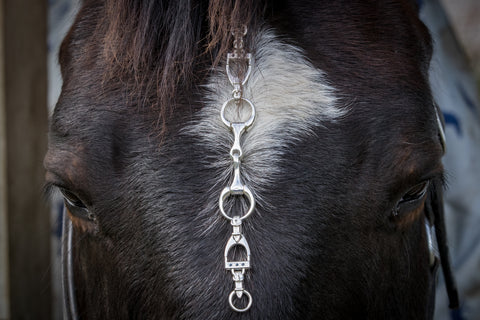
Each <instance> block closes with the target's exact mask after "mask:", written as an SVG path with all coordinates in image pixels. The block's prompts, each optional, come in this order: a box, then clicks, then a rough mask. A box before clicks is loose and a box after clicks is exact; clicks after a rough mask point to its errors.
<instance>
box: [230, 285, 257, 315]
mask: <svg viewBox="0 0 480 320" xmlns="http://www.w3.org/2000/svg"><path fill="white" fill-rule="evenodd" d="M243 293H244V294H245V295H246V296H247V297H248V304H247V306H246V307H245V308H243V309H240V308H237V307H235V305H234V304H233V296H234V295H235V290H233V291H232V292H230V295H229V296H228V303H230V307H232V309H233V310H235V311H237V312H245V311H247V310H248V309H250V307H251V306H252V296H251V294H250V293H249V292H248V291H247V290H243Z"/></svg>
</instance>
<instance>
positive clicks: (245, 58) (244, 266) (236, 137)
mask: <svg viewBox="0 0 480 320" xmlns="http://www.w3.org/2000/svg"><path fill="white" fill-rule="evenodd" d="M232 34H233V35H234V37H235V39H234V43H233V46H234V50H233V53H228V55H227V63H226V72H227V77H228V80H229V81H230V83H231V84H232V86H233V91H232V98H230V99H228V100H227V101H225V103H224V104H223V105H222V108H221V111H220V118H221V119H222V122H223V123H224V124H225V126H227V127H228V129H230V131H231V132H232V133H233V145H232V147H231V149H230V158H231V159H232V163H233V180H232V182H231V184H230V186H228V187H225V188H224V189H223V190H222V192H221V194H220V197H219V199H218V206H219V208H220V212H221V213H222V215H223V216H224V217H225V218H226V219H227V220H230V224H231V225H232V229H233V230H232V234H231V236H230V238H229V239H228V242H227V244H226V246H225V252H224V258H225V269H226V270H227V271H230V272H231V273H232V275H233V281H234V283H235V289H234V290H233V291H232V292H231V293H230V295H229V297H228V302H229V304H230V307H232V309H233V310H235V311H237V312H245V311H247V310H248V309H250V307H251V306H252V296H251V294H250V293H249V292H248V291H247V290H245V288H244V285H243V281H244V279H245V278H244V274H245V271H246V270H248V269H249V268H250V266H251V264H250V247H249V245H248V242H247V239H246V238H245V236H244V235H243V233H242V221H243V220H245V219H246V218H248V217H249V216H250V215H251V214H252V213H253V211H254V210H255V198H254V196H253V192H252V191H251V190H250V189H249V188H248V186H247V185H245V183H244V182H243V180H242V174H241V162H242V158H243V150H242V135H243V134H244V133H245V132H246V131H247V130H248V129H249V128H250V127H251V126H252V125H253V123H254V122H255V116H256V110H255V106H254V104H253V102H252V101H250V100H248V99H246V98H244V97H243V87H244V86H245V84H246V83H247V81H248V78H249V77H250V73H251V71H252V55H251V54H250V53H245V50H244V47H243V37H244V36H245V35H246V34H247V28H246V27H243V29H242V30H236V31H232ZM232 62H233V63H239V65H246V66H247V70H246V71H245V72H238V74H235V73H234V72H233V71H232V68H231V64H232ZM237 71H238V68H237ZM245 106H247V107H248V108H249V109H250V115H249V116H248V119H246V120H245V121H237V122H234V121H230V120H229V119H227V117H226V115H225V113H226V109H227V108H237V110H235V111H236V113H240V112H239V111H240V109H239V108H244V107H245ZM229 197H244V198H246V199H247V200H248V202H249V206H248V209H247V211H246V212H245V213H243V214H238V213H235V214H232V215H228V214H227V213H226V212H225V201H226V200H227V198H229ZM233 248H242V249H243V250H244V251H245V253H246V260H238V261H229V260H228V259H229V258H228V256H229V253H230V251H233ZM244 295H245V296H246V297H247V299H248V302H247V305H246V306H245V307H244V308H239V307H237V306H236V305H235V304H234V301H233V299H234V297H235V296H236V297H237V299H241V298H242V297H243V296H244Z"/></svg>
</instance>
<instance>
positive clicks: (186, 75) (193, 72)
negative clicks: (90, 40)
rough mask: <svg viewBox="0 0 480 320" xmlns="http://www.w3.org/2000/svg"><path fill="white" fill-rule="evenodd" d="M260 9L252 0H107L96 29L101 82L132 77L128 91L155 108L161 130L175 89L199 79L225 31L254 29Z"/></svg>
mask: <svg viewBox="0 0 480 320" xmlns="http://www.w3.org/2000/svg"><path fill="white" fill-rule="evenodd" d="M263 8H264V4H263V1H254V0H248V1H230V0H215V1H193V0H179V1H150V0H141V1H135V0H107V1H105V4H104V9H103V10H105V15H104V18H103V19H102V20H101V21H99V27H98V28H97V37H98V38H99V39H103V51H104V52H103V55H104V57H105V59H106V67H107V71H106V72H105V75H106V77H107V81H108V80H111V79H119V78H120V79H126V81H131V80H132V79H133V80H134V82H133V84H132V88H133V91H134V95H135V96H136V97H139V98H140V99H141V101H142V103H144V104H147V105H149V106H150V107H153V108H155V109H156V110H157V112H158V114H159V118H160V119H159V120H160V122H161V124H162V129H163V130H165V125H166V119H167V118H168V116H169V115H170V114H171V112H172V111H173V110H174V109H175V105H177V101H176V100H175V97H176V96H177V93H178V91H179V88H183V89H184V90H185V91H191V90H194V89H195V88H194V87H195V85H196V84H197V83H199V82H202V80H204V79H203V78H202V77H204V76H202V75H199V73H200V74H206V73H207V71H208V69H209V68H210V66H211V65H216V64H218V62H219V61H220V59H221V58H222V57H223V56H224V54H225V52H226V51H227V50H228V47H229V44H230V43H231V39H232V35H231V32H230V31H231V30H232V29H235V28H239V27H240V26H243V25H245V26H247V27H248V28H252V29H253V28H255V27H256V26H257V24H258V22H259V18H260V17H261V16H262V12H263ZM198 71H200V72H198ZM152 92H154V94H153V96H152ZM145 96H152V98H151V99H146V98H145ZM142 99H143V100H142Z"/></svg>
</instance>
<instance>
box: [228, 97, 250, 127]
mask: <svg viewBox="0 0 480 320" xmlns="http://www.w3.org/2000/svg"><path fill="white" fill-rule="evenodd" d="M237 101H245V102H246V103H247V104H248V105H249V106H250V109H251V113H250V118H248V119H247V121H245V122H237V123H243V124H244V125H245V129H248V128H249V127H250V126H251V125H252V124H253V122H254V121H255V106H254V105H253V103H252V101H250V100H248V99H245V98H240V99H235V98H230V99H228V100H227V101H225V103H224V104H223V105H222V111H221V112H220V116H221V117H222V121H223V123H224V124H225V125H226V126H227V127H229V128H231V127H232V123H233V122H230V121H228V120H227V118H225V108H226V107H227V105H228V104H229V103H230V102H237Z"/></svg>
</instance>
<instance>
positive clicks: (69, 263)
mask: <svg viewBox="0 0 480 320" xmlns="http://www.w3.org/2000/svg"><path fill="white" fill-rule="evenodd" d="M62 224H63V236H62V289H63V318H64V319H71V320H77V319H78V311H77V299H76V296H75V282H74V278H73V254H72V247H73V246H72V241H73V225H72V221H71V220H70V219H69V218H68V216H67V210H66V208H65V206H63V222H62Z"/></svg>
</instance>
